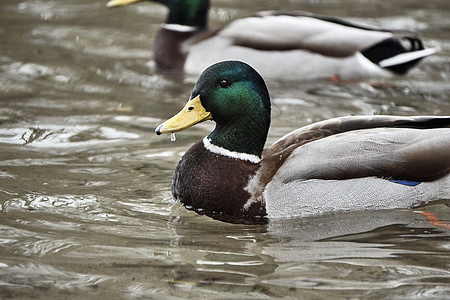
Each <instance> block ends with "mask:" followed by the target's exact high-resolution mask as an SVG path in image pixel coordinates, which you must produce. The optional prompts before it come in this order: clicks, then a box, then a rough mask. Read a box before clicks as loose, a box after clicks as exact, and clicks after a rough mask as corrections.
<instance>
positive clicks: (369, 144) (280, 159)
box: [263, 116, 450, 183]
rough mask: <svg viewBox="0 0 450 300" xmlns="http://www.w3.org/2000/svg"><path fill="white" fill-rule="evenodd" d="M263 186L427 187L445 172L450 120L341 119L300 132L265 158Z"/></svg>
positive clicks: (449, 150)
mask: <svg viewBox="0 0 450 300" xmlns="http://www.w3.org/2000/svg"><path fill="white" fill-rule="evenodd" d="M264 161H265V163H264V168H265V169H266V175H265V178H263V181H264V182H266V183H267V182H269V181H270V180H271V176H273V175H275V173H276V172H278V171H279V172H283V178H285V180H286V181H292V180H296V179H313V178H314V179H349V178H361V177H369V176H376V177H387V178H393V179H399V180H403V179H404V180H414V181H429V180H433V179H436V178H439V177H442V176H445V175H446V174H448V173H449V172H450V117H395V116H371V117H366V116H364V117H344V118H336V119H331V120H327V121H323V122H319V123H315V124H312V125H309V126H306V127H303V128H300V129H298V130H296V131H294V132H291V133H290V134H288V135H286V136H284V137H283V138H281V139H280V140H278V141H277V142H275V143H274V144H273V145H272V146H271V147H270V148H268V149H267V150H266V151H265V153H264Z"/></svg>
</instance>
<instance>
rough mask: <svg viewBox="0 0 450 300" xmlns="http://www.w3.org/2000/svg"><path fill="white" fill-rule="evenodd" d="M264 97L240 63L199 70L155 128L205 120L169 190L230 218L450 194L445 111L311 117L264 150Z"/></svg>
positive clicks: (169, 129)
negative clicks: (186, 95) (186, 94)
mask: <svg viewBox="0 0 450 300" xmlns="http://www.w3.org/2000/svg"><path fill="white" fill-rule="evenodd" d="M270 107H271V106H270V97H269V92H268V90H267V87H266V84H265V82H264V80H263V78H262V77H261V76H260V75H259V73H257V72H256V71H255V70H254V69H253V68H252V67H250V66H249V65H247V64H246V63H243V62H239V61H226V62H220V63H217V64H214V65H212V66H210V67H209V68H207V69H206V70H205V71H204V72H203V73H202V75H201V76H200V78H199V79H198V81H197V83H196V85H195V86H194V89H193V91H192V93H191V96H190V100H189V101H188V102H187V104H186V106H185V107H184V108H183V109H182V110H181V111H180V112H179V113H178V114H177V115H175V116H174V117H172V118H171V119H169V120H167V121H166V122H164V123H162V124H161V125H159V126H158V127H157V128H156V134H161V133H173V132H178V131H181V130H184V129H186V128H188V127H191V126H193V125H195V124H197V123H199V122H203V121H206V120H213V121H214V122H215V123H216V127H215V129H214V131H213V132H211V133H210V134H209V135H208V136H207V137H205V138H204V139H203V140H201V141H199V142H197V143H195V144H194V145H193V146H192V147H191V148H190V149H189V150H188V151H187V152H186V153H185V154H184V155H183V157H182V158H181V160H180V162H179V163H178V166H177V167H176V170H175V174H174V177H173V182H172V193H173V196H174V197H175V198H176V199H178V200H179V201H181V202H182V203H183V204H184V205H185V206H186V207H187V208H189V209H192V210H195V211H196V212H198V213H201V214H206V215H209V216H211V217H214V218H217V219H221V220H225V221H230V222H244V221H251V222H259V221H265V220H267V219H271V218H287V217H289V218H291V217H304V216H312V215H319V214H323V213H330V212H337V211H351V210H367V209H372V210H375V209H392V208H407V207H412V206H416V205H420V204H424V203H427V202H428V201H431V200H436V199H450V117H436V116H418V117H400V116H351V117H341V118H335V119H330V120H326V121H322V122H318V123H314V124H311V125H308V126H305V127H302V128H300V129H297V130H295V131H293V132H290V133H288V134H287V135H285V136H284V137H282V138H281V139H279V140H278V141H277V142H275V143H274V144H273V145H272V146H270V147H269V148H267V149H264V144H265V142H266V138H267V134H268V131H269V126H270Z"/></svg>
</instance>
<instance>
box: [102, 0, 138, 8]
mask: <svg viewBox="0 0 450 300" xmlns="http://www.w3.org/2000/svg"><path fill="white" fill-rule="evenodd" d="M141 1H143V0H110V1H108V3H106V6H107V7H118V6H125V5H128V4H131V3H135V2H141Z"/></svg>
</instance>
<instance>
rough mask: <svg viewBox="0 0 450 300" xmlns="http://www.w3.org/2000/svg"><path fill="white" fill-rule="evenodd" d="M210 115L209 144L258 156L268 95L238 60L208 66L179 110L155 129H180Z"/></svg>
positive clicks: (259, 79) (258, 79)
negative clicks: (210, 130)
mask: <svg viewBox="0 0 450 300" xmlns="http://www.w3.org/2000/svg"><path fill="white" fill-rule="evenodd" d="M189 116H192V118H190V117H189ZM210 119H212V120H213V121H215V122H216V128H215V129H214V131H213V132H212V133H211V134H210V135H209V136H208V138H209V140H210V141H211V143H212V144H214V145H216V146H219V147H222V148H225V149H227V150H230V151H235V152H239V153H247V154H253V155H257V156H259V157H261V154H262V150H263V148H264V144H265V142H266V138H267V133H268V131H269V127H270V97H269V92H268V90H267V87H266V84H265V82H264V80H263V79H262V77H261V76H260V75H259V74H258V72H256V71H255V70H254V69H253V68H252V67H250V66H249V65H247V64H246V63H243V62H239V61H225V62H220V63H217V64H214V65H212V66H210V67H209V68H207V69H206V70H205V71H204V72H203V73H202V75H201V76H200V78H199V79H198V81H197V83H196V85H195V87H194V89H193V91H192V93H191V97H190V101H189V102H188V103H187V104H186V106H185V107H184V108H183V110H182V111H181V112H180V113H179V114H178V115H176V116H174V117H173V118H172V119H169V120H168V121H166V122H164V123H163V124H161V125H160V126H159V127H158V128H157V129H156V133H158V134H160V133H163V132H176V131H181V130H184V129H186V128H188V127H190V126H192V125H194V124H196V123H198V122H201V121H204V120H210Z"/></svg>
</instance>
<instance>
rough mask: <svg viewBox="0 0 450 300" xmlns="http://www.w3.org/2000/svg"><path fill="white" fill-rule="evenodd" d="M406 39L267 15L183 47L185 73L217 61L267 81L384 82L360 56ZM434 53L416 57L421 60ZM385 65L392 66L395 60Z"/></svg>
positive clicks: (381, 73) (378, 70)
mask: <svg viewBox="0 0 450 300" xmlns="http://www.w3.org/2000/svg"><path fill="white" fill-rule="evenodd" d="M404 36H414V34H412V33H407V32H404V31H403V32H400V31H399V32H395V31H387V30H382V29H378V30H372V29H371V28H370V27H367V28H366V27H364V28H362V27H352V26H349V25H343V24H339V23H335V22H330V21H327V20H323V19H319V18H315V17H311V16H301V15H300V16H291V15H272V14H271V12H267V13H261V14H260V15H259V16H255V17H248V18H243V19H239V20H236V21H233V22H232V23H230V24H229V25H227V26H226V27H224V28H223V29H221V30H219V31H218V32H216V33H215V34H214V35H212V36H209V37H208V38H205V39H203V40H200V41H198V40H196V41H195V42H193V41H187V42H186V43H185V44H184V46H183V47H184V50H185V52H186V53H188V54H187V58H186V62H185V65H184V69H185V71H186V72H188V73H201V72H202V71H203V70H204V69H205V68H207V67H208V66H209V65H211V64H213V63H216V62H218V61H223V60H241V61H245V62H247V63H248V64H250V65H251V66H253V67H254V68H255V69H257V70H258V72H259V73H261V75H262V76H263V77H266V78H267V77H269V78H274V77H276V78H279V77H282V78H292V79H295V80H297V79H306V78H308V79H312V78H318V77H322V78H323V77H331V76H339V77H340V78H342V79H350V78H367V77H385V76H391V75H392V74H393V73H392V72H390V71H388V70H386V69H383V68H381V67H380V66H379V65H377V64H375V63H373V62H371V61H370V60H369V59H367V58H366V57H364V56H363V55H362V54H361V51H363V50H365V49H368V48H370V47H371V46H373V45H375V44H377V43H380V42H382V41H384V40H386V39H389V38H394V37H404ZM435 51H436V50H434V51H431V52H430V51H429V49H428V50H427V51H425V50H421V51H415V52H414V53H416V55H417V57H416V58H421V57H424V56H427V55H430V54H432V53H434V52H435ZM389 64H394V65H395V59H393V60H392V59H391V61H390V62H389ZM281 66H282V67H281ZM385 66H387V65H385Z"/></svg>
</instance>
